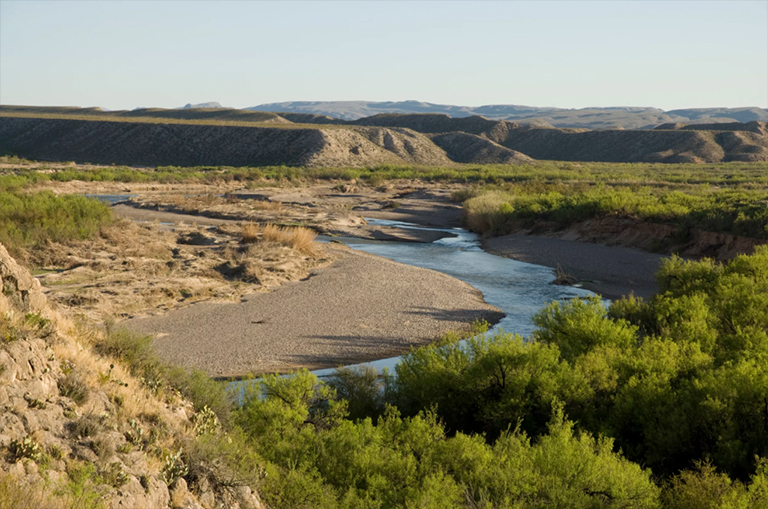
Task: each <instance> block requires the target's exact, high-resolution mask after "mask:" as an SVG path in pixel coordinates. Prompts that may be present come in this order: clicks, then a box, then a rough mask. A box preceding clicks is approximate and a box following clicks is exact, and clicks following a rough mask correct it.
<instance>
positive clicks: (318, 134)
mask: <svg viewBox="0 0 768 509" xmlns="http://www.w3.org/2000/svg"><path fill="white" fill-rule="evenodd" d="M0 151H3V152H11V153H14V154H19V155H22V156H24V157H28V158H34V159H40V160H59V161H61V160H72V161H78V162H91V163H100V164H111V163H116V164H126V165H145V166H157V165H161V166H162V165H179V166H199V165H226V166H270V165H289V166H314V167H319V166H375V165H380V164H420V165H450V164H451V163H452V161H451V160H450V159H449V158H448V157H447V156H446V155H445V152H444V151H443V150H442V149H440V148H438V147H437V146H436V145H435V144H434V143H432V142H431V141H430V140H429V139H428V138H427V137H425V136H424V135H421V134H419V133H415V132H413V131H410V130H407V129H386V128H376V127H357V128H345V129H320V128H318V129H301V128H281V129H275V128H263V127H237V126H216V125H182V124H159V123H158V124H153V123H128V122H104V121H96V120H94V121H87V120H64V119H39V118H9V117H3V118H0Z"/></svg>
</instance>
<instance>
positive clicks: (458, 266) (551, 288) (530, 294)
mask: <svg viewBox="0 0 768 509" xmlns="http://www.w3.org/2000/svg"><path fill="white" fill-rule="evenodd" d="M368 222H369V223H370V224H372V225H379V226H395V227H400V228H413V229H428V230H438V231H446V232H450V233H453V234H455V235H456V236H455V237H446V238H443V239H440V240H437V241H435V242H432V243H429V244H422V243H415V242H391V241H389V242H388V241H371V240H363V239H356V238H336V240H339V241H341V242H343V243H344V244H346V245H348V246H349V247H350V248H352V249H358V250H360V251H365V252H368V253H372V254H376V255H379V256H383V257H386V258H390V259H392V260H395V261H397V262H400V263H405V264H409V265H415V266H417V267H423V268H426V269H432V270H436V271H440V272H444V273H445V274H448V275H450V276H453V277H455V278H457V279H460V280H462V281H464V282H466V283H469V284H470V285H472V286H473V287H475V288H477V289H478V290H479V291H480V292H481V293H482V294H483V297H484V298H485V301H486V302H487V303H489V304H491V305H493V306H496V307H497V308H499V309H501V310H502V311H503V312H504V313H505V315H506V316H505V317H504V318H503V319H502V320H501V321H500V322H499V323H498V324H497V325H496V326H494V327H493V329H492V330H491V332H495V331H498V330H504V331H506V332H515V333H517V334H521V335H523V336H526V335H529V334H531V332H533V329H534V326H533V323H532V322H531V318H532V317H533V315H534V314H536V313H537V312H538V311H539V310H541V309H542V308H543V307H544V306H546V305H547V304H548V303H550V302H551V301H553V300H562V299H569V298H573V297H577V296H588V295H594V294H593V293H592V292H590V291H588V290H584V289H581V288H574V287H570V286H558V285H553V284H552V281H553V280H554V278H555V276H554V271H553V270H552V269H550V268H548V267H543V266H540V265H532V264H530V263H524V262H519V261H516V260H512V259H509V258H503V257H500V256H496V255H492V254H490V253H486V252H485V251H483V250H482V248H481V247H480V242H479V238H478V236H477V235H475V234H474V233H471V232H468V231H467V230H464V229H461V228H452V229H439V228H422V227H419V226H416V225H412V224H408V223H400V222H396V221H386V220H380V219H368ZM320 240H329V239H328V238H323V237H321V238H320ZM399 359H400V358H399V357H392V358H389V359H381V360H378V361H374V362H371V363H367V364H369V365H372V366H374V367H376V368H377V369H378V370H379V371H381V370H382V369H383V368H384V367H387V368H389V369H390V370H391V369H392V368H393V367H394V366H395V365H396V364H397V362H398V361H399ZM314 373H315V374H317V375H318V376H325V375H328V374H331V373H333V370H332V369H322V370H317V371H314Z"/></svg>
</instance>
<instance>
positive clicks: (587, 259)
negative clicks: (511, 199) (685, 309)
mask: <svg viewBox="0 0 768 509" xmlns="http://www.w3.org/2000/svg"><path fill="white" fill-rule="evenodd" d="M482 245H483V248H484V249H485V250H486V251H488V252H489V253H492V254H495V255H498V256H505V257H507V258H513V259H515V260H520V261H523V262H528V263H535V264H537V265H544V266H546V267H552V268H555V269H556V268H558V267H560V269H562V271H563V272H565V274H567V275H568V276H571V277H573V278H575V279H577V280H579V281H580V282H582V283H583V286H584V288H587V289H589V290H592V291H593V292H596V293H599V294H600V295H602V296H603V297H606V298H609V299H617V298H620V297H622V296H624V295H629V294H631V293H634V294H635V295H636V296H639V297H643V298H648V297H650V296H651V295H653V294H654V293H655V292H656V291H657V286H656V282H655V280H654V274H655V273H656V271H657V270H658V269H659V266H660V265H661V262H662V260H664V259H665V258H667V257H666V256H662V255H658V254H654V253H648V252H646V251H641V250H639V249H631V248H626V247H618V246H615V247H611V246H605V245H602V244H591V243H588V242H577V241H571V240H563V239H556V238H550V237H537V236H534V235H521V234H512V235H504V236H502V237H496V238H491V239H485V240H484V241H483V242H482Z"/></svg>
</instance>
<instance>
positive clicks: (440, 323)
mask: <svg viewBox="0 0 768 509" xmlns="http://www.w3.org/2000/svg"><path fill="white" fill-rule="evenodd" d="M337 249H340V250H341V252H342V253H343V256H342V257H341V258H340V259H339V260H337V261H336V262H334V263H333V264H332V265H331V266H329V267H326V268H323V269H320V270H318V271H315V272H313V273H312V275H311V276H310V277H309V278H308V279H306V280H304V281H300V282H295V283H288V284H285V285H283V286H281V287H280V288H278V289H277V290H275V291H273V292H270V293H263V294H252V295H249V296H248V297H246V298H245V299H244V300H243V301H242V302H240V303H236V304H229V303H225V304H220V303H202V304H196V305H193V306H190V307H188V308H184V309H180V310H176V311H171V312H169V313H167V314H165V315H161V316H153V317H147V318H136V319H132V320H129V321H127V322H125V323H124V325H125V326H126V327H128V328H129V329H132V330H135V331H137V332H141V333H147V334H153V335H155V338H156V341H155V343H156V345H157V347H158V350H159V352H160V355H161V357H163V358H164V359H165V360H166V361H169V362H171V363H174V364H177V365H182V366H186V367H190V368H197V369H201V370H203V371H205V372H207V373H208V374H209V375H211V376H215V377H234V376H243V375H247V374H249V373H253V374H259V373H265V372H285V371H288V370H291V369H295V368H298V367H308V368H328V367H336V366H340V365H345V364H352V363H358V362H365V361H370V360H375V359H380V358H386V357H391V356H395V355H399V354H402V353H405V352H407V351H408V350H409V349H410V348H411V346H417V345H423V344H426V343H429V342H432V341H434V340H435V339H437V338H439V337H440V336H441V335H442V334H443V333H445V332H448V331H450V330H456V329H465V328H467V327H468V323H470V322H471V321H473V320H475V319H485V320H488V321H489V322H491V323H495V322H497V321H498V320H500V319H501V317H502V316H503V315H502V313H501V312H500V311H499V310H498V309H496V308H495V307H493V306H490V305H488V304H486V303H485V302H484V301H483V298H482V295H481V294H480V292H478V291H477V290H476V289H474V288H472V287H471V286H470V285H468V284H466V283H464V282H461V281H459V280H457V279H454V278H452V277H450V276H448V275H446V274H442V273H439V272H435V271H431V270H426V269H422V268H418V267H412V266H409V265H403V264H400V263H396V262H393V261H391V260H388V259H385V258H381V257H378V256H374V255H370V254H367V253H361V252H355V251H349V250H348V249H347V248H344V247H340V248H337Z"/></svg>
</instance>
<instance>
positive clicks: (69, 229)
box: [0, 191, 112, 255]
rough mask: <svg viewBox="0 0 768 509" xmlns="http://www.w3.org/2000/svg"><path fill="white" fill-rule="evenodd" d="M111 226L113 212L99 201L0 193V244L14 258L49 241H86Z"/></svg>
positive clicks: (76, 197) (34, 194) (43, 192)
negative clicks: (5, 247)
mask: <svg viewBox="0 0 768 509" xmlns="http://www.w3.org/2000/svg"><path fill="white" fill-rule="evenodd" d="M111 222H112V212H111V211H110V209H109V207H107V206H106V205H104V204H102V203H101V202H99V201H98V200H94V199H88V198H85V197H83V196H76V195H65V196H56V195H55V194H53V193H52V192H50V191H42V192H38V193H33V194H26V193H21V192H0V243H2V244H3V245H5V246H7V247H8V248H9V249H10V250H11V251H12V252H13V253H14V254H16V255H19V254H20V253H21V252H23V250H25V249H30V248H34V247H36V246H39V245H41V244H43V243H45V242H49V241H52V242H65V241H68V240H72V239H87V238H89V237H91V236H93V235H95V234H96V233H98V232H99V230H100V229H101V228H102V227H103V226H106V225H107V224H109V223H111Z"/></svg>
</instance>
